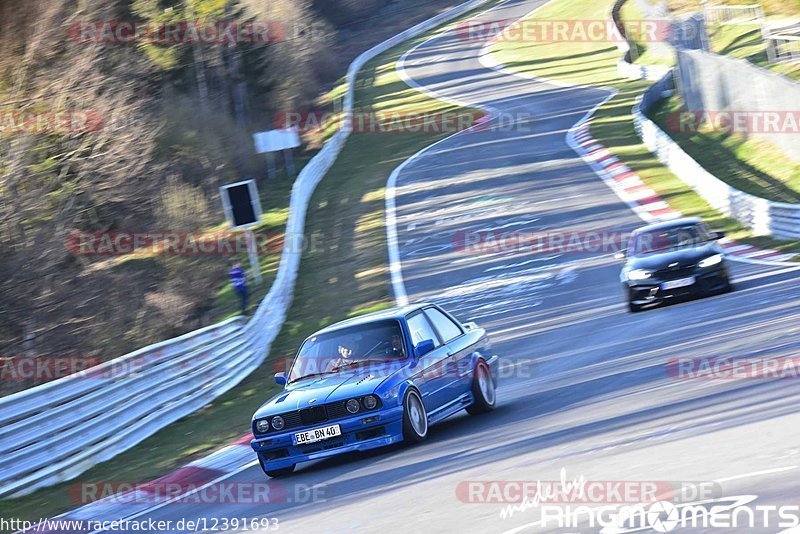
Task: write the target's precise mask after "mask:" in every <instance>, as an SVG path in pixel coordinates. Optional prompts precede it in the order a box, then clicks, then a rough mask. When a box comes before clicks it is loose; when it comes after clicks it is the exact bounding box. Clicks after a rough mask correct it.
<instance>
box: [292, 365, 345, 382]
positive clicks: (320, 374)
mask: <svg viewBox="0 0 800 534" xmlns="http://www.w3.org/2000/svg"><path fill="white" fill-rule="evenodd" d="M334 371H335V369H333V370H331V371H325V372H324V373H311V374H310V375H303V376H301V377H299V378H295V379H294V380H290V381H289V382H287V384H294V383H295V382H298V381H300V380H305V379H306V378H314V377H320V376H325V375H329V374H332V373H333V372H334Z"/></svg>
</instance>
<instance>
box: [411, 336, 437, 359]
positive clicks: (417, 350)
mask: <svg viewBox="0 0 800 534" xmlns="http://www.w3.org/2000/svg"><path fill="white" fill-rule="evenodd" d="M434 348H436V347H435V346H434V344H433V340H432V339H425V340H423V341H420V342H419V343H417V344H416V346H415V347H414V357H415V358H422V357H423V356H425V355H426V354H428V353H429V352H430V351H432V350H433V349H434Z"/></svg>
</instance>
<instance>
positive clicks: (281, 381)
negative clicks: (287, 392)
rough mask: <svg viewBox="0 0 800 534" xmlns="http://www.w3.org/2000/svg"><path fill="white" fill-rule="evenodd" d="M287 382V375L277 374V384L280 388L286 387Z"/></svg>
mask: <svg viewBox="0 0 800 534" xmlns="http://www.w3.org/2000/svg"><path fill="white" fill-rule="evenodd" d="M286 382H287V375H286V373H275V383H276V384H278V385H279V386H285V385H286Z"/></svg>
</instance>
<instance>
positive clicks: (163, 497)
mask: <svg viewBox="0 0 800 534" xmlns="http://www.w3.org/2000/svg"><path fill="white" fill-rule="evenodd" d="M251 439H253V436H252V435H250V434H248V435H246V436H242V437H241V438H240V439H238V440H236V441H235V442H233V443H231V444H229V445H227V446H225V447H223V448H222V449H219V450H217V451H216V452H214V453H212V454H210V455H208V456H206V457H204V458H201V459H199V460H195V461H194V462H191V463H189V464H187V465H185V466H183V467H181V468H179V469H176V470H175V471H173V472H172V473H170V474H168V475H164V476H162V477H160V478H157V479H155V480H153V481H150V482H145V483H141V484H139V483H133V482H132V483H131V485H135V489H133V490H130V491H124V492H119V493H115V494H114V495H110V496H108V497H104V498H102V499H99V500H97V501H94V502H91V503H88V504H84V505H83V506H81V507H80V508H76V509H74V510H70V511H69V512H66V513H64V514H62V515H59V516H57V518H54V519H57V520H66V521H69V520H75V521H86V522H89V521H91V522H102V521H117V520H121V519H128V520H130V519H133V518H135V517H137V516H140V515H142V514H144V513H148V512H151V511H153V510H155V509H157V508H160V507H162V506H165V505H167V504H170V503H171V502H175V501H177V500H181V499H186V498H187V497H188V496H190V495H191V494H193V493H196V492H199V491H202V490H203V489H204V488H206V487H208V486H211V485H213V484H215V483H216V482H220V481H221V480H224V479H225V478H228V477H230V476H232V475H234V474H236V473H238V472H241V471H242V470H243V469H244V468H250V467H251V466H252V464H253V463H254V461H253V460H254V453H253V449H252V448H251V447H250V440H251ZM165 488H179V489H180V491H178V492H177V493H176V492H173V493H172V494H166V493H168V492H165V491H164V489H165ZM77 494H80V491H78V492H77ZM36 532H46V531H44V530H36Z"/></svg>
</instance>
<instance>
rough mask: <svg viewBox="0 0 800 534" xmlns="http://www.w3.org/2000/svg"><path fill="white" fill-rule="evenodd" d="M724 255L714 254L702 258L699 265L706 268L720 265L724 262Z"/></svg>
mask: <svg viewBox="0 0 800 534" xmlns="http://www.w3.org/2000/svg"><path fill="white" fill-rule="evenodd" d="M722 260H723V257H722V254H714V255H713V256H709V257H707V258H706V259H704V260H701V261H700V263H698V264H697V265H699V266H700V268H701V269H706V268H708V267H713V266H715V265H719V264H720V263H722Z"/></svg>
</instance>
